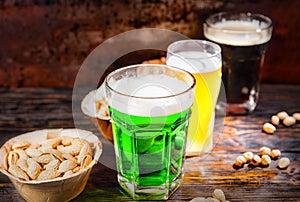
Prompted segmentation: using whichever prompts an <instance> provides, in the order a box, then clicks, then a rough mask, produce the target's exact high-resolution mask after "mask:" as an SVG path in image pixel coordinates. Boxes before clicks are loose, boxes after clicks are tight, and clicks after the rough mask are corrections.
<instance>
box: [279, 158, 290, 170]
mask: <svg viewBox="0 0 300 202" xmlns="http://www.w3.org/2000/svg"><path fill="white" fill-rule="evenodd" d="M289 165H290V159H288V158H287V157H283V158H281V159H279V161H278V167H279V168H281V169H285V168H287V167H288V166H289Z"/></svg>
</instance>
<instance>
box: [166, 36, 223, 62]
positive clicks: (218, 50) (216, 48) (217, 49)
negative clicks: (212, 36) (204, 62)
mask: <svg viewBox="0 0 300 202" xmlns="http://www.w3.org/2000/svg"><path fill="white" fill-rule="evenodd" d="M184 43H195V44H199V45H200V44H204V45H209V46H211V47H213V49H214V51H215V52H214V53H211V54H210V55H207V56H197V57H190V56H185V57H184V58H185V59H209V58H214V57H216V56H218V55H220V54H221V51H222V49H221V47H220V46H219V45H218V44H216V43H213V42H210V41H207V40H201V39H184V40H179V41H175V42H173V43H171V44H170V45H169V46H168V48H167V52H168V53H170V54H172V55H174V56H177V57H180V58H181V57H182V56H181V55H180V54H178V52H184V51H185V50H184V49H182V51H177V52H176V51H174V50H173V47H174V46H177V45H179V44H184Z"/></svg>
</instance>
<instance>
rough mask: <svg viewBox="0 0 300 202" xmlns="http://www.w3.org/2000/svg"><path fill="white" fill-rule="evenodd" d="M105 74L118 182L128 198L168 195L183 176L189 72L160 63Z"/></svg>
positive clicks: (190, 92)
mask: <svg viewBox="0 0 300 202" xmlns="http://www.w3.org/2000/svg"><path fill="white" fill-rule="evenodd" d="M128 68H129V69H128ZM111 74H113V75H115V77H113V79H111V80H108V79H109V78H111V77H110V75H109V76H108V79H107V80H106V88H107V98H108V100H109V105H110V106H109V112H110V117H111V122H112V129H113V139H114V147H115V154H116V162H117V170H118V181H119V184H120V185H121V187H122V188H123V189H124V190H126V191H127V192H128V193H129V194H130V195H131V196H132V198H133V199H137V200H147V199H148V200H161V199H168V197H169V196H170V195H171V194H172V193H173V192H174V191H175V190H176V189H177V188H178V187H179V185H180V183H181V181H182V177H183V174H182V164H183V159H184V154H185V143H186V136H187V126H188V120H189V117H190V112H191V110H190V108H191V105H192V103H193V97H194V96H193V87H194V83H195V80H194V77H193V76H192V75H191V74H189V73H187V72H184V71H183V70H179V69H176V68H171V67H168V66H165V65H136V66H129V67H127V68H125V69H124V70H123V69H121V70H117V72H116V73H111ZM124 75H125V76H124ZM109 85H110V86H109Z"/></svg>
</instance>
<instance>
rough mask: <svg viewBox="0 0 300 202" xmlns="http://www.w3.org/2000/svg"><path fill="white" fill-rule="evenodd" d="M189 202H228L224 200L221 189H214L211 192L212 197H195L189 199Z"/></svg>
mask: <svg viewBox="0 0 300 202" xmlns="http://www.w3.org/2000/svg"><path fill="white" fill-rule="evenodd" d="M190 202H230V201H228V200H226V197H225V194H224V192H223V191H222V189H215V190H214V191H213V193H212V197H207V198H205V197H196V198H193V199H192V200H190Z"/></svg>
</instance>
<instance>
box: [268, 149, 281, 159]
mask: <svg viewBox="0 0 300 202" xmlns="http://www.w3.org/2000/svg"><path fill="white" fill-rule="evenodd" d="M270 156H271V158H273V159H275V158H278V157H280V156H281V152H280V150H279V149H272V151H271V153H270Z"/></svg>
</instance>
